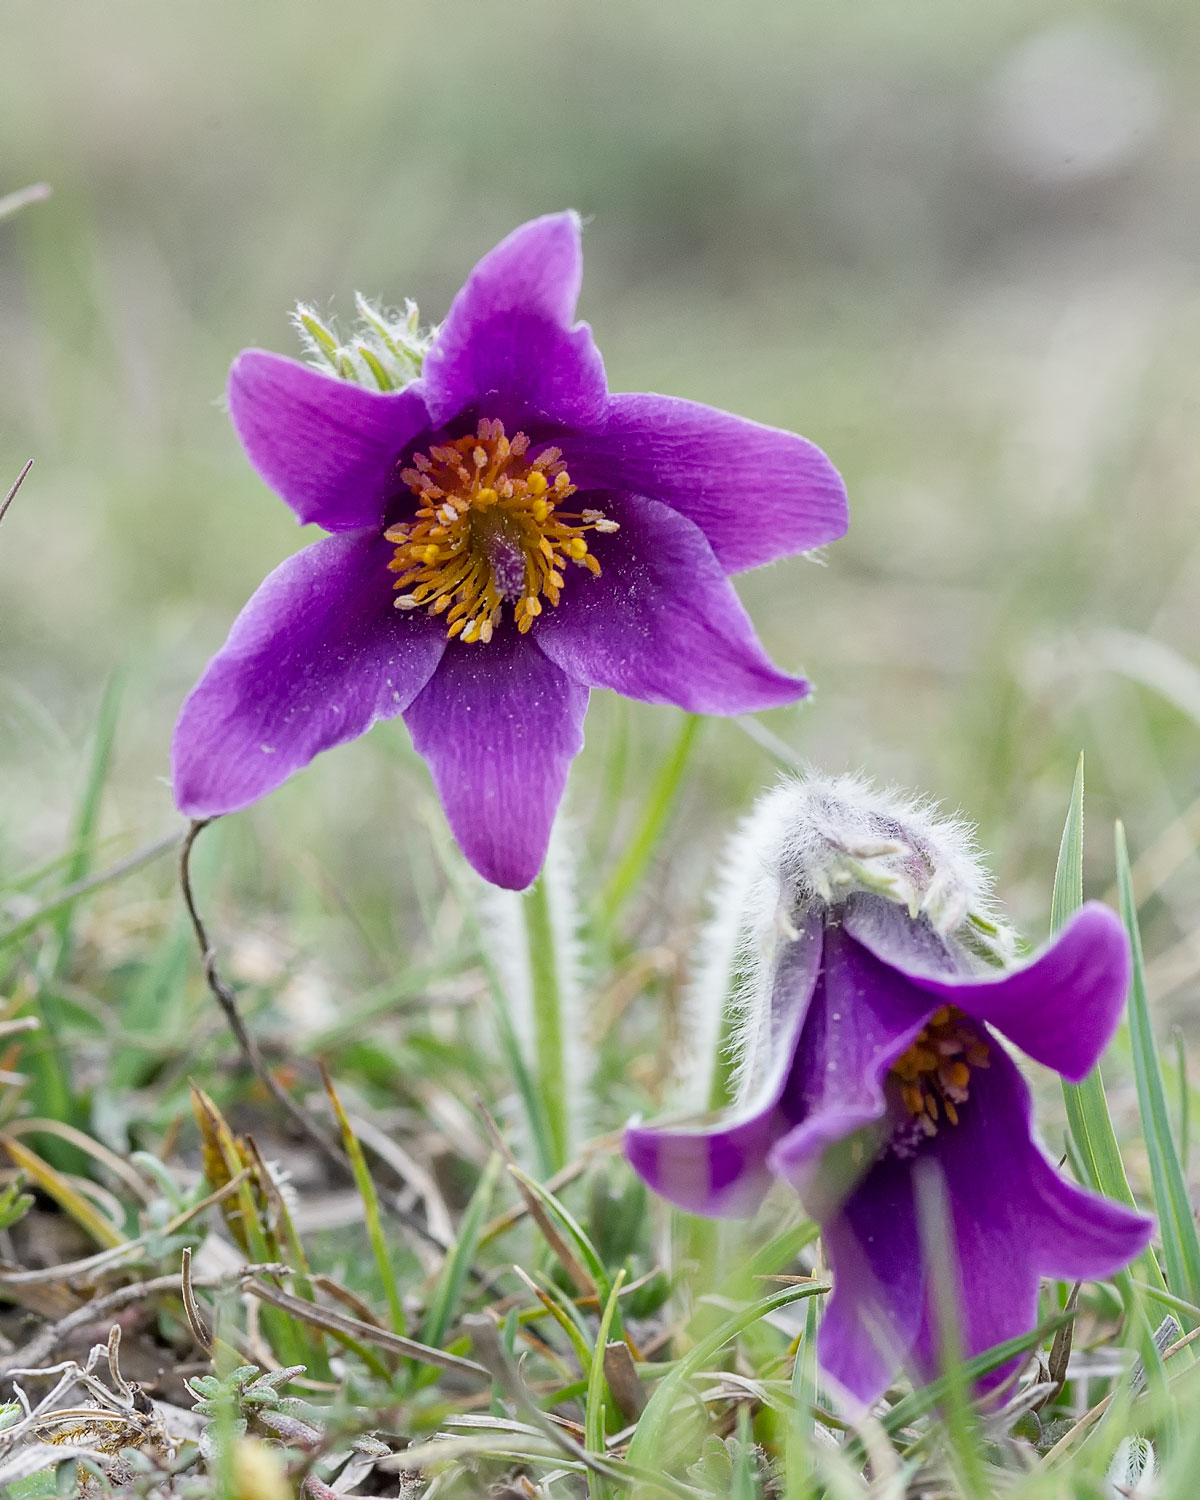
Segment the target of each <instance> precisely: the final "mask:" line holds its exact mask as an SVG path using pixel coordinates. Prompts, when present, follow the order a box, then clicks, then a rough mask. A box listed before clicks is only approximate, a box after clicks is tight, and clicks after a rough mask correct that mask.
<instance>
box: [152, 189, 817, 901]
mask: <svg viewBox="0 0 1200 1500" xmlns="http://www.w3.org/2000/svg"><path fill="white" fill-rule="evenodd" d="M581 275H582V258H581V249H580V235H579V220H578V218H577V217H576V216H575V215H574V214H556V215H550V216H548V217H546V218H542V219H535V220H533V221H532V222H530V223H528V224H525V225H523V226H522V227H521V228H519V229H517V230H516V231H514V232H513V233H512V234H511V235H509V236H508V238H507V239H505V240H503V241H502V242H501V243H500V244H499V245H497V246H496V248H495V249H494V250H492V251H491V252H489V254H487V255H486V256H484V258H483V260H481V261H480V262H479V264H478V265H477V266H476V267H475V269H474V270H473V271H472V272H471V274H470V276H469V277H468V278H467V281H466V284H465V285H464V286H463V288H462V290H461V291H460V292H459V293H458V295H457V297H456V298H455V299H454V302H453V305H452V306H451V308H450V312H449V316H448V317H447V319H446V321H445V323H444V324H443V325H442V326H441V328H440V330H439V331H438V332H437V333H436V334H435V335H434V336H433V338H432V341H431V343H430V344H429V345H428V347H427V349H425V350H423V351H421V352H423V354H424V358H423V366H422V364H421V360H420V358H419V355H413V354H412V352H411V351H410V350H407V349H403V350H397V353H398V355H399V354H403V355H404V356H405V358H406V359H407V360H408V362H409V364H410V365H411V368H412V369H414V370H416V369H419V370H420V374H419V376H418V378H416V379H413V380H411V381H409V383H407V384H405V385H403V387H402V388H399V389H390V390H371V389H367V388H365V387H364V386H363V385H361V384H357V383H354V380H353V379H338V378H335V377H334V376H333V375H331V374H325V373H321V372H319V371H315V370H313V369H311V368H309V367H307V366H305V365H303V364H299V363H296V362H294V361H292V360H288V359H284V358H282V357H280V356H278V355H274V354H269V353H265V352H263V351H262V350H255V349H251V350H247V351H246V352H244V353H243V354H241V355H240V356H239V358H238V359H237V361H236V362H235V364H234V366H233V369H232V372H231V374H230V380H229V404H230V412H231V415H232V418H233V423H234V427H235V428H236V430H237V434H238V436H239V438H240V439H241V441H242V444H243V446H244V447H245V449H246V453H247V455H248V457H249V459H250V461H251V463H252V464H253V465H254V467H255V468H256V469H257V470H258V472H259V474H260V475H261V476H262V477H263V479H265V480H266V482H267V483H268V484H269V485H270V486H271V487H272V488H273V489H275V490H276V491H277V492H278V493H279V494H280V495H281V496H282V497H283V499H284V500H286V501H287V503H288V504H289V505H290V506H291V507H292V509H293V510H294V511H295V513H296V515H297V516H298V517H299V519H300V520H301V522H304V523H308V522H314V523H316V524H317V525H319V526H321V527H323V528H324V529H325V530H326V531H328V532H329V533H331V534H330V535H329V536H328V537H326V538H325V539H324V540H322V541H318V542H316V543H314V544H313V545H312V546H310V547H307V548H306V549H305V550H303V551H301V552H299V553H297V554H296V555H295V556H293V557H290V558H288V559H287V561H285V562H284V563H283V564H282V565H281V566H280V567H278V568H277V569H276V570H275V571H274V572H273V573H272V574H271V575H270V576H269V577H268V578H267V579H266V581H265V582H264V583H263V584H262V586H261V587H260V588H259V590H258V592H257V593H256V594H255V595H254V597H253V598H252V599H251V600H250V602H249V603H248V604H247V606H246V608H245V609H244V610H243V612H242V613H241V615H240V616H239V617H238V619H237V620H236V622H235V623H234V626H233V629H232V630H231V632H230V635H229V639H228V641H227V642H226V644H225V646H224V647H223V648H222V649H221V650H220V651H219V652H218V653H217V655H216V657H215V658H214V659H213V661H212V662H211V663H210V665H209V667H208V669H207V671H206V672H205V674H204V676H203V677H202V678H201V680H200V682H199V683H198V684H197V686H196V687H195V688H194V689H193V691H192V693H191V695H190V697H189V698H188V700H187V702H186V703H185V705H184V707H183V711H182V714H181V716H180V720H179V723H178V725H177V728H176V732H175V739H174V745H173V750H172V769H173V780H174V790H175V799H176V802H177V803H178V805H179V807H180V809H181V810H182V811H183V812H185V813H186V814H188V815H190V816H192V817H197V818H199V817H211V816H215V815H217V814H220V813H227V812H233V811H235V810H237V809H238V808H242V807H245V806H247V805H248V804H249V803H252V802H254V801H256V800H257V799H258V798H259V797H262V796H263V795H264V794H265V793H267V792H269V791H271V790H272V789H273V788H275V787H277V786H278V785H279V784H280V783H281V782H282V781H284V780H285V779H286V778H287V777H289V776H290V775H291V774H292V773H293V772H295V771H298V770H299V769H300V768H301V767H303V766H305V765H307V764H308V762H309V761H310V760H311V759H312V758H313V756H314V755H316V754H317V753H318V752H319V751H321V750H325V749H328V748H329V747H330V746H333V745H337V744H341V743H342V742H343V741H345V740H348V739H352V738H354V737H355V736H357V735H359V734H362V733H363V732H364V731H365V730H366V729H368V728H369V727H370V725H371V724H372V723H374V722H375V721H376V720H377V719H381V718H389V717H392V716H394V715H396V714H403V716H404V718H405V721H406V722H407V724H408V727H409V730H410V731H411V733H412V737H413V742H414V744H415V746H416V748H417V750H418V751H419V752H420V754H421V755H422V756H424V758H425V759H426V761H427V762H428V763H429V766H430V769H431V771H432V773H433V779H434V783H435V785H436V787H437V790H438V792H439V794H440V796H441V799H442V802H443V804H444V805H445V808H446V812H447V816H448V818H449V821H450V826H451V828H452V829H453V831H454V834H455V836H456V838H457V839H458V842H459V843H460V844H461V846H462V848H463V850H464V851H465V853H466V855H467V857H468V858H469V859H470V861H471V862H472V864H474V865H475V867H476V869H478V870H479V871H480V872H481V873H482V874H483V875H485V876H486V877H487V878H488V879H489V880H492V881H494V882H495V883H496V884H498V885H504V886H509V887H513V888H520V887H522V886H525V885H527V884H528V883H529V882H530V881H531V880H532V879H533V877H534V876H535V875H536V873H537V871H538V868H539V866H540V865H541V862H542V858H543V855H544V853H545V848H546V842H547V839H548V837H549V830H550V825H551V822H552V820H553V817H554V813H555V810H556V808H557V806H558V803H559V800H560V798H561V796H562V792H563V787H564V783H565V780H566V774H567V769H568V766H569V764H570V762H571V760H572V758H573V757H574V756H575V755H576V754H577V753H578V751H579V749H580V748H581V745H582V743H583V730H582V726H583V717H584V711H585V709H586V706H587V700H588V692H589V690H590V689H591V688H593V687H607V688H612V689H615V690H616V691H617V692H621V693H625V694H627V695H628V696H630V697H634V698H640V699H643V700H645V701H647V702H650V703H673V704H678V705H679V706H680V707H682V708H685V709H688V710H690V711H692V712H696V713H714V714H737V713H747V712H753V711H755V710H758V709H763V708H770V707H773V706H775V705H777V704H781V703H787V702H790V701H792V700H794V699H796V698H798V697H800V696H802V695H803V694H804V693H805V692H806V691H807V684H806V683H805V682H804V680H803V679H801V678H798V677H793V676H788V675H786V674H785V673H783V672H781V671H779V670H778V669H777V668H776V667H775V666H774V665H773V664H772V663H771V661H770V660H769V659H768V658H767V656H766V654H765V653H764V651H763V648H762V646H761V644H760V643H759V641H758V639H757V637H756V635H755V633H754V629H753V626H752V625H751V623H750V620H749V618H748V616H747V615H746V612H745V610H744V609H743V608H742V606H741V604H740V603H739V601H738V598H737V595H736V594H735V593H734V591H733V588H732V586H731V584H730V583H729V579H728V575H729V574H731V573H735V572H739V571H741V570H742V569H745V568H753V567H757V566H759V565H760V564H762V563H767V562H771V561H772V560H774V559H776V558H781V557H786V556H788V555H790V554H792V553H795V552H801V551H804V550H807V549H809V548H813V547H817V546H819V545H821V544H822V543H824V542H828V541H831V540H832V539H834V538H835V537H838V536H840V535H841V534H842V533H843V531H844V530H845V527H846V498H845V491H844V489H843V486H842V483H841V481H840V479H839V478H838V475H837V473H836V471H835V470H834V468H833V467H832V465H831V464H830V463H829V461H828V460H827V459H826V458H825V456H824V454H822V453H821V452H820V450H819V449H817V448H815V447H814V446H813V445H812V444H811V443H808V442H806V441H805V440H804V439H803V438H800V437H797V436H795V435H794V434H792V433H788V432H781V431H778V430H776V429H774V428H770V427H763V426H760V425H759V424H757V423H754V422H749V421H745V420H743V419H742V418H740V417H735V416H731V415H730V414H729V413H727V412H722V411H717V410H714V409H712V408H710V407H705V406H699V405H697V404H695V403H694V402H690V401H683V400H677V399H675V398H672V397H669V396H657V395H611V394H610V393H609V391H608V388H607V385H606V382H605V376H604V366H603V364H602V362H601V359H600V355H599V353H598V351H597V349H596V346H595V344H594V343H593V341H592V335H591V331H590V330H589V328H588V326H587V325H586V324H584V323H576V322H574V316H575V303H576V298H577V296H578V292H579V285H580V279H581ZM366 311H367V312H368V313H369V312H370V311H371V310H370V309H366ZM387 337H388V335H387V330H386V329H384V341H385V343H386V341H387ZM378 347H379V348H380V349H381V350H383V348H384V346H383V345H382V344H381V345H379V346H378ZM384 352H386V351H384ZM369 354H370V351H368V354H367V355H364V356H363V358H367V357H368V356H369ZM370 358H371V359H372V360H373V363H372V364H371V369H372V371H373V372H378V376H379V383H380V384H382V385H389V384H393V383H394V382H393V381H392V380H391V378H390V377H389V375H388V373H387V372H386V371H384V370H381V369H380V366H379V361H378V360H377V359H374V357H373V356H370ZM358 359H359V356H358V354H356V353H355V352H354V351H350V353H349V354H347V355H346V356H345V358H344V360H343V357H342V356H341V355H338V356H337V361H336V363H337V367H338V368H339V370H341V372H342V373H343V374H347V375H353V373H354V369H353V368H351V366H354V367H355V368H358V366H357V365H356V364H355V362H356V361H357V360H358ZM343 366H344V368H343ZM364 368H365V367H364ZM360 373H361V371H360ZM396 383H398V382H396Z"/></svg>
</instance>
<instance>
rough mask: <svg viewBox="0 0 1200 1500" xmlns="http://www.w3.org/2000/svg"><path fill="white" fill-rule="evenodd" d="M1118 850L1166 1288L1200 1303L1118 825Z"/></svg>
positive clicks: (1138, 1075) (1191, 1221)
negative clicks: (1131, 959) (1131, 961)
mask: <svg viewBox="0 0 1200 1500" xmlns="http://www.w3.org/2000/svg"><path fill="white" fill-rule="evenodd" d="M1116 847H1117V891H1118V895H1119V897H1120V904H1121V916H1122V917H1123V919H1124V921H1125V926H1126V928H1127V930H1128V932H1129V943H1130V947H1131V949H1132V951H1133V983H1132V985H1131V988H1130V994H1129V1039H1130V1043H1131V1046H1132V1051H1133V1071H1134V1080H1135V1082H1136V1084H1137V1095H1138V1107H1139V1109H1140V1110H1141V1116H1142V1130H1143V1133H1144V1135H1145V1139H1146V1154H1147V1156H1148V1158H1149V1162H1150V1179H1151V1182H1152V1183H1153V1185H1154V1206H1155V1209H1156V1211H1157V1213H1158V1226H1159V1235H1160V1238H1161V1240H1162V1247H1163V1260H1164V1261H1165V1263H1166V1270H1167V1284H1168V1286H1169V1287H1170V1289H1171V1291H1172V1292H1174V1293H1175V1295H1176V1296H1177V1297H1184V1298H1186V1299H1187V1300H1188V1301H1189V1302H1193V1303H1200V1238H1197V1234H1196V1220H1195V1217H1194V1216H1193V1213H1192V1205H1191V1203H1190V1201H1189V1199H1188V1190H1187V1182H1186V1181H1185V1179H1184V1175H1183V1166H1182V1164H1181V1162H1180V1160H1179V1152H1178V1150H1177V1149H1176V1145H1175V1136H1174V1133H1173V1131H1172V1129H1171V1114H1170V1110H1169V1109H1168V1107H1167V1093H1166V1089H1165V1087H1164V1085H1163V1075H1162V1065H1161V1063H1160V1062H1159V1057H1158V1051H1157V1049H1156V1047H1155V1043H1154V1030H1153V1027H1152V1026H1151V1023H1150V1005H1149V1000H1148V998H1147V995H1146V971H1145V964H1144V961H1143V958H1142V939H1141V933H1140V931H1139V930H1138V919H1137V905H1136V902H1135V900H1134V895H1133V879H1132V876H1131V873H1130V869H1129V851H1128V849H1127V848H1126V844H1125V829H1124V828H1123V827H1122V825H1121V824H1120V823H1118V824H1117V828H1116Z"/></svg>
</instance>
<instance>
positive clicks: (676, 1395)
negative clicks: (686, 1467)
mask: <svg viewBox="0 0 1200 1500" xmlns="http://www.w3.org/2000/svg"><path fill="white" fill-rule="evenodd" d="M828 1290H829V1283H828V1282H824V1281H813V1282H810V1283H808V1284H807V1285H805V1286H790V1287H787V1288H786V1289H785V1290H784V1291H781V1292H775V1293H773V1294H772V1295H771V1296H770V1297H763V1298H761V1299H760V1300H759V1301H758V1302H753V1303H751V1304H750V1306H749V1307H744V1308H743V1309H742V1310H741V1312H739V1313H736V1314H735V1315H734V1316H733V1317H732V1318H726V1319H725V1321H724V1322H723V1323H721V1324H720V1326H719V1327H717V1328H715V1329H714V1330H713V1331H712V1333H710V1334H709V1335H708V1337H707V1338H703V1339H701V1340H700V1341H699V1343H697V1344H696V1345H695V1346H694V1347H693V1348H691V1349H689V1350H688V1352H687V1353H686V1354H685V1355H684V1356H683V1358H682V1359H681V1360H679V1361H678V1363H677V1364H676V1365H675V1366H674V1367H673V1368H672V1370H671V1373H670V1374H669V1375H666V1376H664V1377H663V1380H662V1383H661V1385H659V1386H658V1388H657V1389H656V1390H655V1392H654V1394H653V1395H652V1396H651V1397H650V1400H649V1401H648V1402H647V1403H646V1409H645V1411H644V1412H643V1413H642V1416H641V1420H640V1421H639V1422H638V1425H637V1431H636V1432H635V1433H634V1435H633V1437H632V1438H631V1439H630V1443H629V1449H628V1452H627V1454H626V1458H627V1459H628V1461H629V1462H630V1463H631V1464H640V1465H641V1466H643V1467H645V1468H650V1469H653V1468H656V1467H660V1466H661V1459H662V1448H663V1440H664V1437H665V1434H666V1430H667V1425H668V1423H669V1421H670V1418H671V1415H672V1413H673V1412H674V1410H675V1407H676V1405H677V1403H678V1402H679V1401H681V1400H682V1399H683V1397H684V1387H685V1385H686V1384H687V1382H688V1381H689V1380H690V1379H691V1378H692V1376H693V1375H695V1374H697V1373H698V1372H699V1371H700V1370H702V1369H704V1367H705V1365H707V1364H708V1362H709V1361H710V1360H711V1359H713V1358H714V1357H715V1356H716V1355H718V1354H719V1353H720V1352H721V1350H722V1349H723V1348H724V1347H725V1345H726V1344H728V1343H731V1342H732V1341H733V1340H734V1339H735V1338H737V1337H738V1335H739V1334H740V1333H743V1332H744V1331H745V1330H746V1329H747V1328H749V1327H750V1326H751V1325H752V1324H754V1323H757V1322H758V1321H759V1319H760V1318H765V1317H767V1316H768V1315H769V1314H770V1313H773V1312H775V1311H777V1310H778V1309H779V1308H781V1307H787V1306H788V1305H789V1304H790V1303H792V1302H798V1301H800V1300H801V1299H802V1298H804V1297H812V1296H816V1295H817V1294H818V1293H821V1292H827V1291H828Z"/></svg>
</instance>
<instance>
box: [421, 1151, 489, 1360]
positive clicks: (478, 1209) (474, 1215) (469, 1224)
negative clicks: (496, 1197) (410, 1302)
mask: <svg viewBox="0 0 1200 1500" xmlns="http://www.w3.org/2000/svg"><path fill="white" fill-rule="evenodd" d="M500 1166H501V1157H500V1154H499V1152H493V1153H492V1155H491V1156H490V1157H489V1159H488V1164H487V1166H486V1167H485V1168H484V1169H483V1172H482V1174H481V1176H480V1178H479V1181H478V1182H477V1183H476V1184H475V1191H474V1192H473V1193H472V1194H471V1201H470V1202H469V1203H468V1204H467V1211H466V1213H464V1214H463V1218H462V1223H461V1224H460V1226H459V1230H458V1237H457V1239H456V1240H455V1241H454V1247H453V1249H452V1250H451V1251H450V1253H449V1255H447V1256H446V1259H445V1262H444V1263H443V1265H442V1269H441V1270H440V1271H439V1272H438V1279H437V1283H436V1285H435V1286H434V1289H433V1295H432V1296H431V1297H430V1299H429V1306H428V1308H427V1309H426V1311H425V1321H424V1323H423V1324H422V1326H421V1342H422V1343H424V1344H432V1345H434V1346H435V1347H437V1346H439V1345H440V1344H441V1342H442V1339H443V1338H444V1337H445V1335H446V1330H447V1329H448V1328H450V1326H451V1325H452V1324H453V1322H454V1318H455V1316H456V1314H457V1312H458V1301H459V1298H460V1297H461V1296H462V1289H463V1287H464V1286H465V1285H466V1280H467V1273H468V1271H469V1270H470V1268H471V1262H472V1261H473V1260H474V1259H475V1252H476V1250H477V1249H478V1248H479V1236H480V1235H481V1234H482V1233H483V1226H484V1223H485V1222H486V1220H487V1215H488V1211H489V1209H490V1208H491V1206H492V1195H493V1194H494V1192H495V1190H496V1179H497V1178H498V1177H499V1175H500Z"/></svg>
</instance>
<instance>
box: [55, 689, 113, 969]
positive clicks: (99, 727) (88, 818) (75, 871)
mask: <svg viewBox="0 0 1200 1500" xmlns="http://www.w3.org/2000/svg"><path fill="white" fill-rule="evenodd" d="M124 687H125V674H124V673H123V672H121V671H116V672H114V673H113V674H112V676H111V677H110V678H109V680H108V685H107V686H106V687H105V689H104V696H103V698H101V700H100V713H99V715H98V717H97V720H96V734H95V738H94V739H93V741H92V758H91V763H90V764H89V766H88V776H87V781H86V782H85V783H84V788H83V797H82V798H81V800H80V803H79V808H78V810H77V812H76V814H75V828H74V837H73V838H72V840H71V842H72V845H73V847H74V850H75V854H74V857H73V858H72V860H71V862H70V863H69V864H68V866H67V869H66V872H65V875H66V879H65V883H66V884H67V885H69V886H74V885H78V884H79V882H80V881H82V880H83V879H84V878H85V877H86V876H87V875H88V874H89V873H90V872H91V867H92V860H93V858H94V856H95V848H96V835H97V832H98V831H99V826H100V804H101V799H102V798H103V796H104V787H105V783H106V782H107V781H108V772H109V767H110V766H111V765H112V754H113V745H114V744H115V742H116V738H117V720H118V718H119V717H120V710H121V694H122V692H123V691H124ZM74 915H75V907H74V904H73V903H72V905H70V906H67V907H65V908H64V909H63V910H62V911H61V912H59V914H58V916H57V918H56V920H55V926H56V928H57V929H58V938H59V956H58V964H57V970H58V972H59V973H61V972H62V971H63V969H64V968H65V967H66V964H67V962H68V961H69V959H70V947H71V941H70V939H71V925H72V922H73V920H74Z"/></svg>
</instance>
